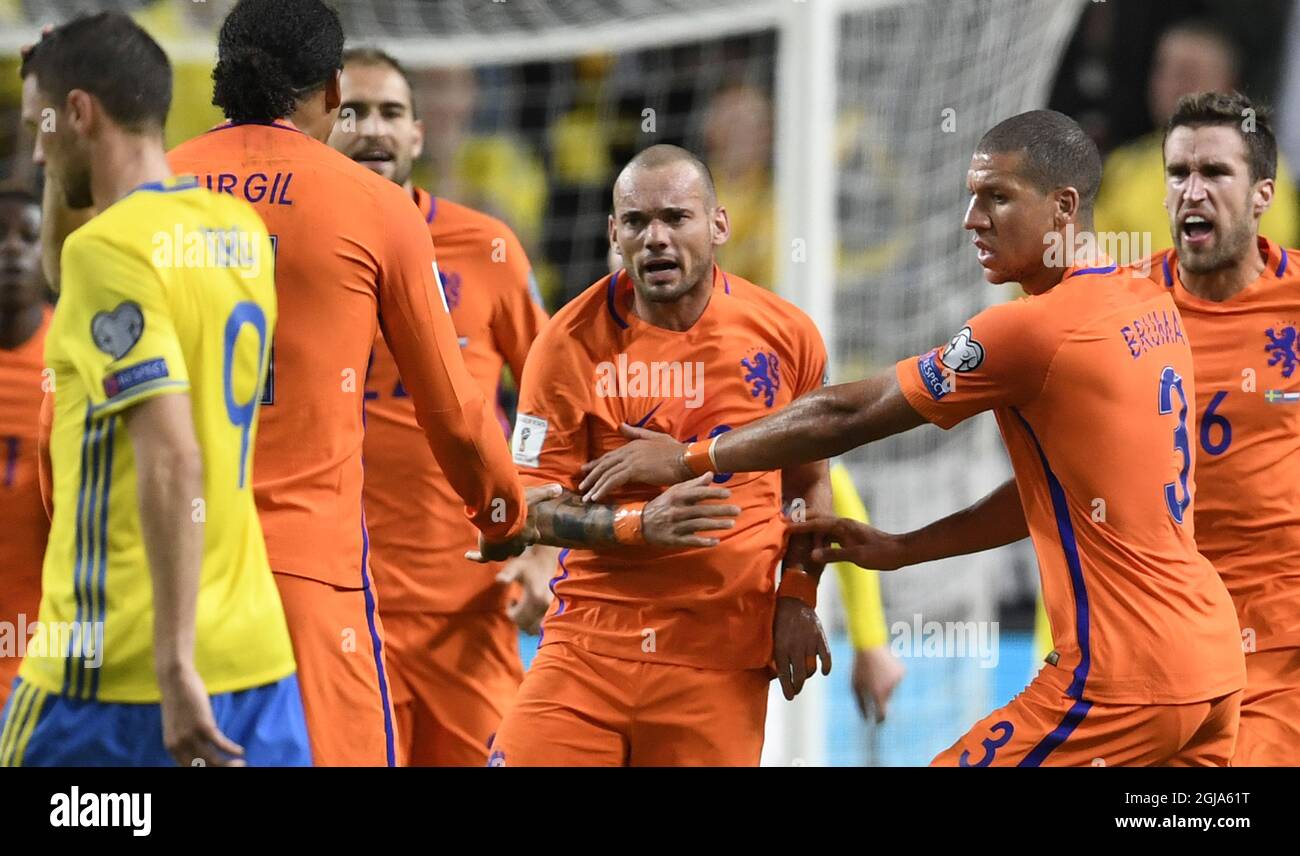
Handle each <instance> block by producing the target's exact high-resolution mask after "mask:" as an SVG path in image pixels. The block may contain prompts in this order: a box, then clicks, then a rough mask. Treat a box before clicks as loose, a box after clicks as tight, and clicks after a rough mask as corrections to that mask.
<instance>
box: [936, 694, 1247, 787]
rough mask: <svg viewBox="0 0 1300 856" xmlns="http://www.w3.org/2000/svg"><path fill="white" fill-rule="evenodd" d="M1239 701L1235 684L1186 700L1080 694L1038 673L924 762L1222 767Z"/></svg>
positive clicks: (1234, 733)
mask: <svg viewBox="0 0 1300 856" xmlns="http://www.w3.org/2000/svg"><path fill="white" fill-rule="evenodd" d="M1240 704H1241V691H1240V690H1238V691H1237V692H1235V693H1232V694H1230V695H1226V696H1222V697H1220V698H1217V699H1212V700H1210V701H1202V702H1193V703H1191V704H1151V705H1132V704H1105V703H1102V702H1087V701H1079V700H1077V699H1074V698H1071V697H1070V696H1068V695H1066V694H1065V692H1064V691H1063V690H1062V689H1061V688H1060V687H1059V686H1057V685H1056V684H1055V682H1049V681H1045V680H1043V679H1042V678H1041V677H1039V678H1035V679H1034V680H1033V681H1032V682H1031V683H1030V684H1029V686H1028V687H1026V688H1025V690H1024V692H1022V693H1020V695H1018V696H1016V697H1015V698H1014V699H1012V700H1011V703H1010V704H1008V705H1007V706H1006V707H1003V708H999V709H998V710H995V711H994V712H993V713H991V714H989V715H988V716H986V717H984V719H982V720H980V721H979V723H977V724H976V725H975V727H974V728H972V729H971V730H970V731H968V732H966V734H965V735H964V736H963V737H962V738H961V739H960V740H958V741H957V742H956V743H954V744H953V745H952V746H950V747H948V748H947V749H945V750H944V751H943V752H940V753H939V755H938V756H936V757H935V759H934V760H933V761H931V762H930V765H931V766H934V767H1088V766H1094V767H1103V766H1105V767H1119V766H1151V765H1158V766H1169V767H1225V766H1227V764H1228V759H1229V758H1231V757H1232V747H1233V743H1234V741H1235V740H1236V737H1237V714H1238V709H1239V706H1240Z"/></svg>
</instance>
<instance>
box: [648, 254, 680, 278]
mask: <svg viewBox="0 0 1300 856" xmlns="http://www.w3.org/2000/svg"><path fill="white" fill-rule="evenodd" d="M680 270H681V265H679V264H678V263H677V261H676V259H667V258H657V259H650V260H649V261H647V262H646V263H645V264H643V265H642V266H641V271H642V274H643V275H644V277H645V281H646V283H648V284H649V285H667V284H669V283H671V282H672V281H673V280H674V279H676V277H677V274H678V273H679V271H680Z"/></svg>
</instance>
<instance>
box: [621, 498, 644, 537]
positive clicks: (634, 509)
mask: <svg viewBox="0 0 1300 856" xmlns="http://www.w3.org/2000/svg"><path fill="white" fill-rule="evenodd" d="M644 510H645V503H644V502H628V503H624V504H623V505H620V506H617V507H615V509H614V540H615V541H617V542H618V543H620V544H644V543H645V537H644V536H643V535H642V534H641V512H642V511H644Z"/></svg>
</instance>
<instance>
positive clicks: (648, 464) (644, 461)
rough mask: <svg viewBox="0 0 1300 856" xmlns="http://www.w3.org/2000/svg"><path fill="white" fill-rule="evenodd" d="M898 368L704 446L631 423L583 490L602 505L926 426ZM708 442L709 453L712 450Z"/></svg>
mask: <svg viewBox="0 0 1300 856" xmlns="http://www.w3.org/2000/svg"><path fill="white" fill-rule="evenodd" d="M925 421H926V420H925V419H924V418H923V417H922V416H921V414H919V413H917V412H916V410H915V409H914V408H913V407H912V405H911V404H909V403H908V401H907V398H906V397H904V395H903V390H902V388H901V387H900V386H899V384H898V377H897V376H896V374H895V373H894V371H893V370H892V369H890V370H886V371H884V372H881V373H880V374H878V375H876V376H875V377H871V378H867V379H866V380H860V381H855V382H853V383H842V384H838V385H836V386H828V387H824V388H822V389H819V390H816V391H815V392H810V393H808V394H807V395H803V396H800V397H799V398H797V399H795V400H794V401H793V402H792V403H791V404H790V405H789V406H788V407H785V408H784V409H782V410H780V411H778V412H777V413H774V414H772V415H771V416H768V417H766V418H763V419H759V420H757V421H755V422H751V423H749V424H748V425H745V426H743V427H741V428H737V429H735V430H734V431H728V432H726V433H724V434H720V435H718V436H717V437H716V438H714V439H713V440H711V441H706V442H705V443H704V444H703V445H701V446H699V448H697V447H690V449H691V454H689V455H688V454H687V451H688V447H687V446H686V445H685V444H684V443H678V442H676V441H673V440H671V438H665V437H664V435H661V434H657V433H655V432H651V431H644V430H642V429H637V428H632V427H631V426H626V427H625V428H624V429H623V433H624V434H625V435H626V436H628V437H630V438H635V439H637V442H632V443H628V444H627V445H626V446H621V447H620V448H618V449H615V450H614V451H612V452H609V453H608V454H606V455H604V456H603V457H601V458H599V459H598V460H595V461H591V462H589V463H588V464H587V465H586V466H584V467H583V479H582V482H581V484H580V485H579V490H581V491H582V492H583V498H584V499H586V500H590V501H595V502H599V501H600V500H601V499H602V498H604V497H606V496H608V495H609V493H610V492H611V491H613V490H614V489H616V488H618V487H620V486H621V485H625V484H654V485H663V484H674V483H676V482H679V481H682V480H683V479H688V478H691V477H692V476H694V475H698V474H699V473H701V472H709V471H711V472H744V473H748V472H761V471H765V470H779V469H785V468H787V467H793V466H796V465H798V464H805V463H809V462H811V461H819V460H823V459H825V458H832V457H834V456H836V455H839V454H841V453H843V452H847V451H849V450H850V449H855V448H857V447H858V446H861V445H863V444H865V443H870V442H872V441H873V440H879V439H881V438H883V437H889V436H892V435H894V434H899V433H902V432H903V431H906V430H908V429H909V428H915V427H916V426H918V425H922V424H924V423H925ZM705 447H707V449H708V450H707V452H706V451H705Z"/></svg>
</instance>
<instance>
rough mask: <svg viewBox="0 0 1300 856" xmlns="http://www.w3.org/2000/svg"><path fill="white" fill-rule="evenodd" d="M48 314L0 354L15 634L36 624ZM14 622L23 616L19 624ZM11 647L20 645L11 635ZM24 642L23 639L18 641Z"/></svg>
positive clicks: (8, 663)
mask: <svg viewBox="0 0 1300 856" xmlns="http://www.w3.org/2000/svg"><path fill="white" fill-rule="evenodd" d="M50 315H51V312H50V310H49V309H48V308H47V309H46V310H45V315H44V317H43V318H42V319H41V326H40V327H39V328H38V329H37V331H36V333H35V334H33V335H32V337H31V338H30V339H28V340H27V341H26V342H24V343H23V344H22V345H20V346H18V347H17V348H14V349H13V350H5V349H3V348H0V456H2V457H0V520H3V521H4V534H3V535H0V621H4V622H7V623H8V624H9V626H10V627H11V628H13V630H14V632H15V633H17V632H18V631H20V630H21V629H22V628H23V627H24V625H32V624H34V623H35V622H36V612H37V607H38V606H39V605H40V602H41V564H42V562H43V560H44V558H45V540H46V538H47V537H48V536H49V532H50V521H49V518H48V517H47V516H46V514H45V506H44V505H43V504H42V502H41V487H40V478H39V475H38V472H39V453H38V444H37V426H38V417H39V414H40V409H41V399H42V398H43V396H44V393H43V392H42V387H43V383H42V382H43V377H42V374H41V372H42V371H43V369H44V367H45V333H46V331H47V330H48V329H49V326H50ZM19 616H24V618H23V619H22V620H21V621H20V619H19ZM10 641H11V642H13V643H14V644H15V645H17V644H18V643H19V642H20V640H19V638H18V636H16V635H13V636H11V639H10ZM21 641H22V642H24V643H25V642H26V638H24V639H23V640H21ZM19 653H20V652H19V651H18V650H17V649H16V648H15V650H13V651H8V650H4V647H3V646H0V682H2V683H3V686H2V687H0V698H3V697H4V696H6V695H7V694H8V691H9V684H10V682H11V681H12V680H13V676H14V674H15V672H16V671H17V668H18V659H19Z"/></svg>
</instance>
